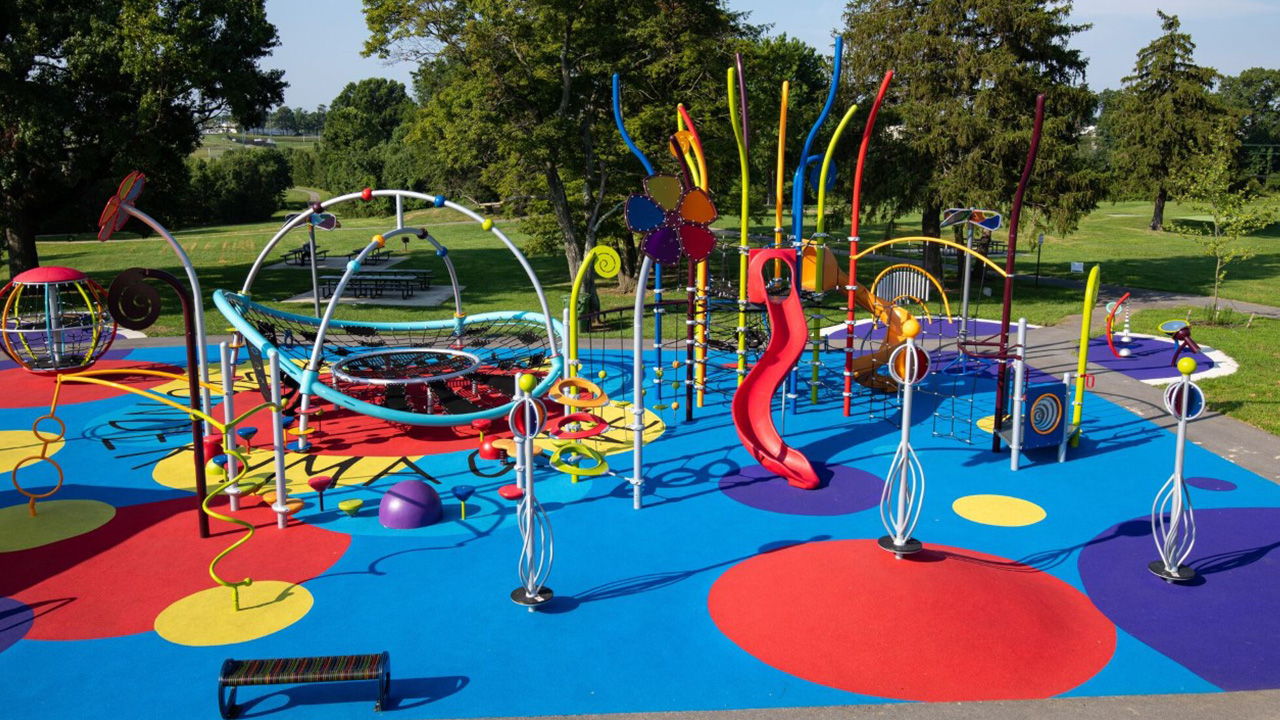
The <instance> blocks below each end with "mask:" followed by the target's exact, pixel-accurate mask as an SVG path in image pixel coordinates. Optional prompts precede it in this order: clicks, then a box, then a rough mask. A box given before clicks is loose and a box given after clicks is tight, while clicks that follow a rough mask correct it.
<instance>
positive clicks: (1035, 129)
mask: <svg viewBox="0 0 1280 720" xmlns="http://www.w3.org/2000/svg"><path fill="white" fill-rule="evenodd" d="M1043 126H1044V95H1043V94H1040V95H1037V96H1036V120H1035V124H1034V125H1033V126H1032V128H1031V147H1030V148H1029V149H1028V150H1027V163H1026V164H1025V165H1023V167H1022V178H1021V179H1020V180H1018V192H1017V193H1015V194H1014V196H1013V209H1012V210H1011V211H1010V212H1009V243H1008V245H1007V247H1006V248H1005V257H1004V272H1005V278H1004V307H1003V308H1001V310H1000V356H999V359H998V362H999V363H1000V367H999V370H998V371H997V372H996V413H995V418H994V419H995V428H994V432H992V433H991V450H992V452H1000V428H1001V427H1002V426H1003V424H1004V404H1005V402H1006V400H1007V398H1008V395H1009V388H1008V384H1009V363H1008V361H1007V359H1006V357H1005V356H1006V355H1008V352H1009V316H1010V313H1011V310H1012V305H1013V255H1014V253H1015V252H1016V251H1017V248H1018V216H1019V215H1021V214H1022V196H1023V195H1024V194H1025V193H1026V192H1027V183H1028V182H1030V180H1031V170H1032V169H1033V168H1034V167H1035V165H1036V151H1038V150H1039V149H1040V131H1041V129H1042V128H1043Z"/></svg>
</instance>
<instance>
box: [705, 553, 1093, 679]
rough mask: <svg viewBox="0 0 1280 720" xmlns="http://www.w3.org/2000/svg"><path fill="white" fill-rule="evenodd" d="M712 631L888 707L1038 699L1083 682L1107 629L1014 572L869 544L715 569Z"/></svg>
mask: <svg viewBox="0 0 1280 720" xmlns="http://www.w3.org/2000/svg"><path fill="white" fill-rule="evenodd" d="M708 606H709V608H710V611H711V617H712V619H713V620H714V621H715V623H716V625H717V626H718V627H719V628H720V630H721V631H722V632H723V633H724V634H725V635H726V636H728V637H729V639H730V640H732V641H733V642H734V643H736V644H737V645H738V646H739V647H741V648H742V649H743V650H746V651H747V652H748V653H750V654H752V655H753V656H755V657H756V658H758V659H759V660H761V661H763V662H765V663H767V664H769V665H771V666H773V667H775V668H777V669H779V670H782V671H784V672H787V673H790V674H792V675H795V676H797V677H800V678H803V679H805V680H808V681H811V682H815V683H819V684H821V685H826V686H829V687H834V688H838V689H841V690H847V691H849V692H856V693H862V694H866V695H875V696H879V697H885V698H894V699H900V700H920V701H930V702H955V701H966V700H1007V699H1032V698H1045V697H1050V696H1053V695H1057V694H1060V693H1063V692H1066V691H1068V690H1071V689H1072V688H1074V687H1077V686H1079V685H1080V684H1081V683H1084V682H1085V681H1087V680H1088V679H1089V678H1091V677H1093V676H1094V674H1096V673H1097V672H1098V671H1099V670H1101V669H1102V668H1103V666H1105V665H1106V664H1107V663H1108V662H1109V661H1110V659H1111V656H1112V653H1113V652H1114V651H1115V646H1116V630H1115V627H1114V626H1113V625H1112V624H1111V622H1110V621H1109V620H1107V618H1106V617H1105V616H1103V615H1102V613H1101V612H1099V611H1098V610H1097V608H1095V607H1094V606H1093V604H1092V603H1091V602H1089V599H1088V598H1087V597H1085V596H1084V594H1083V593H1081V592H1080V591H1078V590H1076V589H1075V588H1073V587H1071V586H1070V585H1068V584H1067V583H1065V582H1063V581H1061V580H1059V579H1057V578H1055V577H1053V576H1051V575H1048V574H1046V573H1044V572H1041V571H1039V570H1036V569H1035V568H1032V567H1030V566H1027V565H1023V564H1021V563H1018V562H1015V561H1012V560H1006V559H1004V558H1000V557H996V556H993V555H985V554H983V553H977V552H973V551H971V550H962V549H958V548H949V547H943V546H938V545H932V546H926V550H925V551H924V552H922V553H920V554H918V555H914V556H911V557H910V558H906V559H901V560H899V559H896V558H895V557H894V555H893V554H892V553H889V552H885V551H884V550H882V549H880V547H879V546H878V545H877V544H876V542H875V541H874V540H842V541H833V542H818V543H807V544H802V545H793V546H791V547H787V548H783V549H781V550H777V551H774V552H769V553H765V554H763V555H757V556H755V557H753V558H750V559H747V560H744V561H743V562H741V563H738V564H737V565H735V566H733V567H731V568H729V570H727V571H725V573H724V574H723V575H722V576H721V577H720V578H719V579H718V580H716V582H715V585H713V586H712V588H711V594H710V597H709V599H708Z"/></svg>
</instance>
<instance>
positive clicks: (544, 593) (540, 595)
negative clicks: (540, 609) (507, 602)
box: [511, 586, 555, 608]
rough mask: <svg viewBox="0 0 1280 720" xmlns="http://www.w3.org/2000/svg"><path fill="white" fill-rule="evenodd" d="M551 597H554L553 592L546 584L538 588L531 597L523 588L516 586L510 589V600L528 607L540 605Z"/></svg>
mask: <svg viewBox="0 0 1280 720" xmlns="http://www.w3.org/2000/svg"><path fill="white" fill-rule="evenodd" d="M553 597H555V593H554V592H552V591H551V588H549V587H546V586H543V587H542V588H540V589H539V590H538V592H537V594H535V595H534V596H533V597H530V596H529V593H527V592H525V589H524V588H522V587H518V588H516V589H515V590H512V591H511V602H513V603H515V604H517V605H524V606H525V607H528V608H534V607H537V606H539V605H542V604H543V603H545V602H546V601H548V600H550V599H551V598H553Z"/></svg>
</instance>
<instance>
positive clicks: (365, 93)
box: [316, 78, 413, 214]
mask: <svg viewBox="0 0 1280 720" xmlns="http://www.w3.org/2000/svg"><path fill="white" fill-rule="evenodd" d="M412 111H413V102H412V101H411V100H410V99H409V94H408V92H407V91H406V90H405V86H404V84H403V83H400V82H397V81H395V80H387V79H384V78H370V79H367V80H361V81H360V82H354V83H348V84H347V86H346V87H345V88H343V89H342V92H340V93H339V94H338V96H337V97H336V98H334V100H333V103H332V104H331V105H330V106H329V110H328V112H327V113H326V115H325V121H324V131H323V133H322V134H321V136H320V144H319V146H318V147H317V149H316V153H317V159H318V161H319V165H320V168H321V171H322V172H323V175H324V187H325V189H327V190H330V191H332V192H335V193H346V192H352V191H354V190H359V189H360V188H363V187H379V186H381V185H383V184H385V183H384V182H383V166H384V164H385V162H386V158H387V156H388V154H389V153H391V152H392V141H393V138H394V137H395V135H396V130H397V128H398V127H399V126H400V125H401V124H402V123H404V121H405V120H406V119H408V118H409V117H410V114H411V113H412ZM401 137H403V133H401ZM389 208H390V201H388V200H386V199H385V198H380V199H378V200H376V201H373V202H370V203H362V204H360V205H354V206H351V207H350V208H348V210H347V212H348V213H354V214H380V213H385V212H387V211H388V209H389Z"/></svg>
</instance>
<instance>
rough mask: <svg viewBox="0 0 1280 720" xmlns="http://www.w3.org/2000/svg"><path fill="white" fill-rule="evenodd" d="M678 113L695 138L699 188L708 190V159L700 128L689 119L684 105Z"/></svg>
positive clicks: (679, 108) (678, 109)
mask: <svg viewBox="0 0 1280 720" xmlns="http://www.w3.org/2000/svg"><path fill="white" fill-rule="evenodd" d="M676 111H677V112H679V113H680V120H681V121H682V122H683V123H684V125H685V127H687V128H688V129H689V135H690V136H692V137H693V156H694V157H695V158H697V160H698V177H699V178H700V181H699V183H698V187H700V188H702V189H703V190H706V189H707V187H708V186H709V185H710V184H711V181H710V179H709V178H708V177H707V158H706V156H705V155H703V151H702V138H701V137H699V136H698V128H697V126H695V125H694V124H693V118H691V117H689V111H688V110H685V109H684V105H677V106H676Z"/></svg>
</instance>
